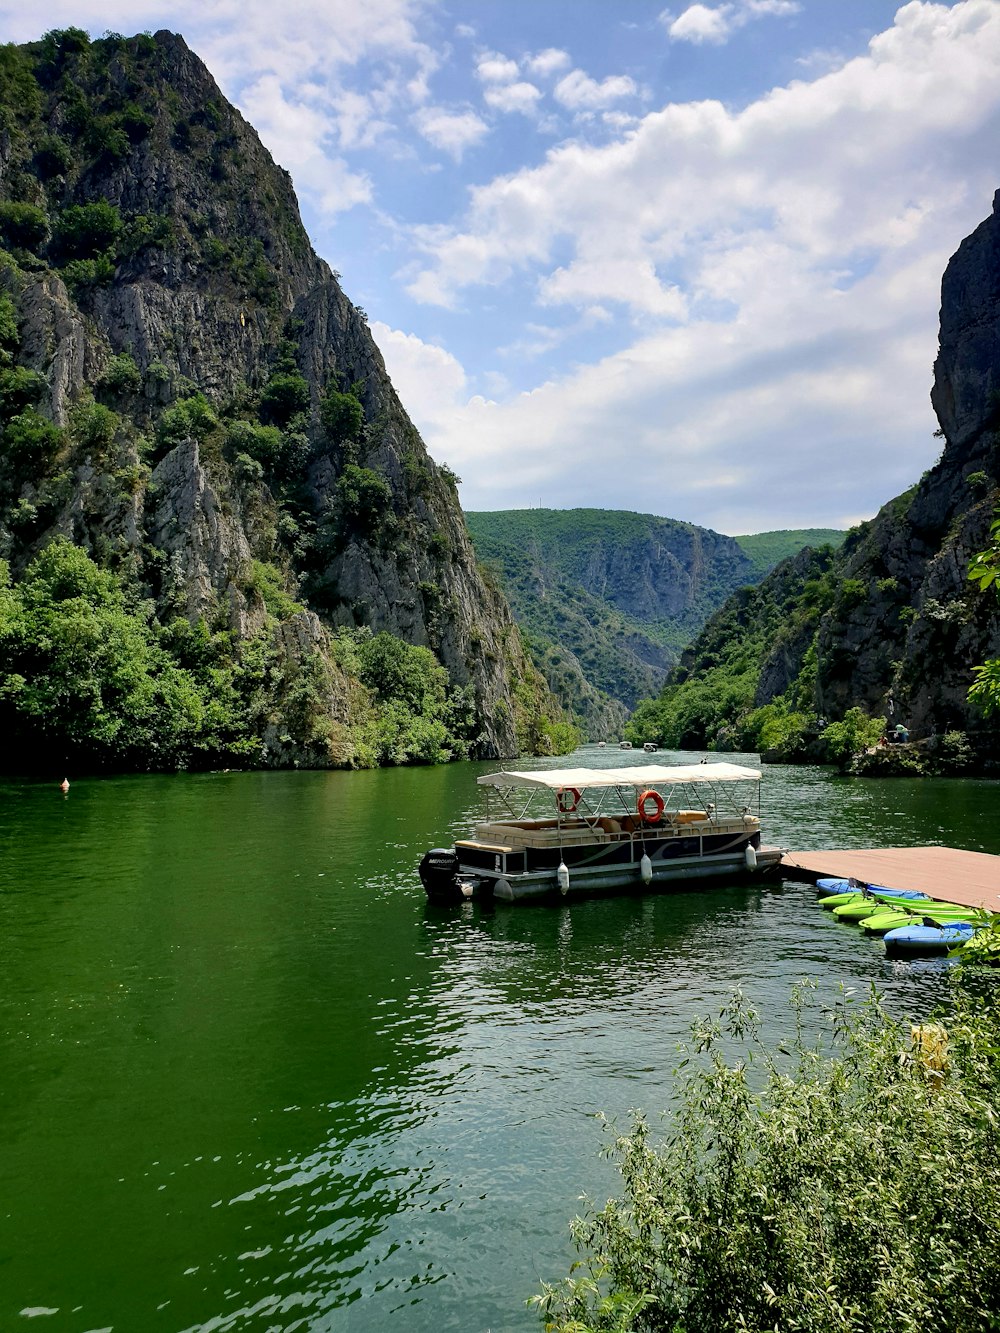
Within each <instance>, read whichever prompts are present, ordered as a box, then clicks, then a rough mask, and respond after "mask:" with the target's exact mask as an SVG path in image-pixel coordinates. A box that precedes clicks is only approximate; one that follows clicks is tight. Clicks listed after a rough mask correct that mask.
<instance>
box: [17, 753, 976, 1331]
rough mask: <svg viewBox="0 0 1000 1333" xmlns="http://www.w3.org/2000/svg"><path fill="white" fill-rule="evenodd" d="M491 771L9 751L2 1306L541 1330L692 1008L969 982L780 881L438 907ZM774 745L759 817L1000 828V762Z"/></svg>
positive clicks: (238, 1321)
mask: <svg viewBox="0 0 1000 1333" xmlns="http://www.w3.org/2000/svg"><path fill="white" fill-rule="evenodd" d="M597 753H598V752H596V751H590V752H587V751H583V752H580V753H579V754H578V755H577V756H575V757H573V758H572V759H569V760H567V761H566V763H568V764H569V763H586V762H588V761H591V760H592V759H593V758H594V756H595V755H596V754H597ZM688 757H689V756H673V755H671V756H663V755H658V756H657V760H658V761H663V762H671V761H674V760H677V759H683V758H688ZM637 758H639V759H641V756H637ZM727 758H728V756H727ZM560 762H561V761H560ZM615 762H616V763H618V762H619V760H618V757H617V756H616V757H615ZM621 762H625V760H624V759H622V761H621ZM750 762H753V760H752V759H751V760H750ZM488 767H490V766H484V765H470V764H459V765H452V766H450V767H447V768H439V769H420V770H387V771H380V772H374V773H266V774H245V773H219V774H208V775H199V776H189V775H181V776H173V777H135V778H117V779H94V780H87V779H85V778H79V779H74V778H73V775H72V774H70V775H69V776H70V778H71V781H72V786H71V788H70V791H69V793H68V795H66V796H63V794H62V793H61V792H60V791H59V789H58V787H57V786H56V782H57V781H58V779H59V778H60V777H61V776H62V774H59V775H57V777H56V779H55V780H54V781H53V782H51V783H45V784H42V783H30V782H16V781H10V780H8V781H4V782H0V977H2V985H0V1142H2V1148H0V1329H2V1330H4V1331H5V1333H6V1331H7V1330H17V1329H24V1330H29V1329H38V1330H44V1331H45V1333H90V1331H91V1330H102V1331H110V1330H114V1333H180V1331H181V1330H192V1331H193V1330H199V1331H202V1333H208V1330H213V1331H214V1330H241V1331H243V1330H246V1331H247V1333H263V1331H264V1330H281V1331H282V1333H287V1331H289V1330H298V1329H302V1330H306V1329H308V1330H342V1329H343V1330H350V1331H354V1330H358V1331H361V1330H364V1331H365V1333H368V1331H369V1330H380V1329H384V1328H387V1327H392V1328H397V1329H399V1330H401V1333H411V1330H412V1331H413V1333H425V1331H426V1333H443V1331H444V1330H451V1329H454V1330H462V1331H463V1333H484V1331H485V1330H492V1333H500V1331H501V1330H503V1331H504V1333H506V1331H507V1330H511V1331H512V1333H515V1331H521V1330H525V1331H526V1330H533V1329H536V1328H539V1327H540V1323H539V1321H538V1320H537V1317H536V1316H535V1315H534V1313H533V1312H531V1311H529V1310H527V1309H526V1308H525V1306H524V1301H525V1299H526V1298H527V1297H528V1296H530V1295H531V1294H532V1293H533V1292H534V1291H535V1290H537V1287H538V1284H539V1282H540V1280H541V1279H542V1278H554V1277H558V1276H561V1275H563V1274H564V1273H565V1272H566V1271H567V1269H568V1265H569V1263H570V1261H571V1258H572V1251H571V1246H570V1242H569V1237H568V1222H569V1219H570V1218H571V1217H572V1215H573V1214H574V1213H575V1212H576V1211H578V1209H579V1203H578V1199H579V1196H580V1194H581V1193H583V1192H589V1193H591V1194H593V1195H596V1196H598V1197H607V1195H608V1193H610V1192H614V1191H615V1188H616V1185H615V1177H614V1175H613V1173H612V1171H611V1168H610V1167H609V1165H608V1164H607V1162H605V1161H604V1160H603V1159H601V1157H600V1156H599V1152H600V1148H601V1146H602V1135H601V1131H600V1128H599V1126H598V1124H597V1123H596V1121H595V1118H594V1117H595V1113H596V1112H598V1111H601V1110H603V1111H606V1112H608V1113H611V1114H617V1115H624V1114H625V1113H626V1112H627V1110H628V1108H630V1107H632V1106H641V1107H644V1108H645V1109H646V1110H647V1111H650V1112H656V1111H658V1110H660V1109H663V1108H665V1107H666V1106H668V1105H669V1102H670V1096H671V1082H672V1076H671V1070H672V1067H673V1065H674V1063H675V1061H676V1058H677V1057H676V1046H677V1042H678V1041H679V1040H681V1039H683V1038H684V1037H685V1036H686V1035H687V1033H688V1030H689V1027H690V1024H691V1022H692V1020H693V1019H695V1018H696V1017H698V1016H701V1015H704V1014H707V1013H711V1012H713V1011H715V1010H717V1009H718V1007H719V1005H720V1004H721V1003H722V1002H723V1001H724V999H725V998H726V996H727V995H728V994H729V993H730V992H731V990H732V989H733V987H734V986H736V985H738V984H739V985H742V987H743V988H744V991H745V993H746V994H747V995H748V997H749V998H750V999H751V1000H752V1001H753V1002H754V1003H755V1004H756V1005H757V1007H758V1008H759V1009H760V1010H761V1011H762V1013H763V1014H764V1016H765V1020H766V1024H767V1027H768V1030H769V1031H770V1032H772V1033H773V1034H774V1036H775V1038H777V1037H778V1036H779V1035H781V1034H782V1033H783V1032H784V1031H785V1030H786V1026H785V1025H786V1024H787V1023H788V1021H789V1020H788V1012H787V996H788V991H789V987H790V985H791V983H792V982H793V981H794V980H795V979H797V978H799V977H801V976H811V977H814V978H816V979H817V981H818V983H819V987H820V993H821V994H825V995H827V996H832V995H833V993H834V992H835V989H836V987H837V986H838V985H840V984H845V985H848V986H851V987H855V988H857V989H858V990H859V991H861V992H864V991H866V990H867V987H868V985H869V983H870V982H871V981H873V980H874V981H875V982H877V983H878V984H879V985H880V987H881V988H882V989H883V990H884V991H885V993H886V995H887V997H888V1001H889V1003H890V1004H891V1005H892V1006H893V1007H895V1008H896V1009H897V1010H899V1011H900V1012H905V1013H908V1014H911V1015H912V1016H914V1017H916V1016H920V1015H922V1014H924V1013H926V1012H927V1010H928V1009H929V1008H930V1007H931V1006H932V1005H934V1004H935V1003H936V1002H937V1001H939V1000H940V999H941V998H942V996H943V995H944V993H945V987H946V974H947V969H948V964H946V963H940V962H926V963H889V962H887V961H886V960H885V958H884V955H883V951H882V948H881V945H880V943H879V942H878V941H874V940H870V939H867V938H865V937H864V936H862V935H861V934H860V933H859V932H857V931H856V930H854V929H852V928H850V927H848V926H843V925H841V924H840V923H838V922H836V921H834V920H832V919H831V918H830V917H829V915H828V914H826V913H823V912H821V911H819V910H818V909H817V908H816V906H815V897H816V895H815V891H814V890H813V889H811V888H807V887H805V886H801V885H793V884H786V885H784V886H782V885H781V883H780V881H779V882H775V883H773V884H771V885H767V886H762V885H753V886H749V887H748V886H731V887H726V886H723V887H721V888H716V889H710V890H705V889H702V890H698V891H693V892H684V893H676V892H675V893H664V894H661V895H655V896H645V897H643V896H634V897H625V898H617V899H599V900H593V901H589V902H576V903H571V904H569V905H566V906H545V907H537V906H536V907H498V908H496V909H493V908H490V907H487V906H480V905H474V904H464V905H461V906H458V907H455V908H439V907H431V906H429V905H428V904H427V903H426V901H425V897H424V894H423V891H422V889H421V887H420V884H419V881H418V880H417V877H416V865H417V862H418V861H419V859H420V856H421V855H422V853H423V852H424V851H425V850H426V848H427V847H430V846H439V845H446V844H448V843H450V842H451V841H452V839H453V838H454V837H455V836H456V835H461V834H463V833H464V832H465V831H466V830H467V829H468V827H469V825H470V823H471V822H473V821H474V818H475V815H476V814H477V812H478V809H479V805H478V794H477V789H476V786H475V782H474V779H475V776H476V775H477V773H479V772H482V771H486V770H487V768H488ZM764 774H765V780H764V808H763V818H764V833H765V841H767V842H772V843H778V844H780V845H782V846H786V847H798V848H805V847H835V846H855V847H864V846H893V845H896V846H899V845H915V844H920V843H926V842H940V843H945V844H948V845H953V846H957V847H968V848H971V849H974V850H980V851H988V852H994V853H1000V783H997V782H986V781H972V780H957V779H956V780H944V779H941V780H929V779H927V780H923V781H907V780H894V781H891V782H874V781H863V780H848V779H841V778H839V777H837V776H835V775H834V774H833V773H832V772H831V771H827V770H821V769H815V768H805V769H803V768H781V767H774V768H766V769H765V770H764Z"/></svg>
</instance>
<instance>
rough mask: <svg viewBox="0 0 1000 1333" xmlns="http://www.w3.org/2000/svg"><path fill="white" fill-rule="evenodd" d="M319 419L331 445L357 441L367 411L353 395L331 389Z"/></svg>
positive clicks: (324, 399)
mask: <svg viewBox="0 0 1000 1333" xmlns="http://www.w3.org/2000/svg"><path fill="white" fill-rule="evenodd" d="M319 419H320V421H321V422H322V424H323V429H324V431H325V432H326V436H327V439H328V440H329V441H330V443H331V444H335V445H336V444H344V443H346V442H348V441H350V440H356V439H357V438H358V436H359V435H360V434H361V427H362V426H363V425H364V424H365V409H364V408H363V407H362V406H361V403H360V402H359V400H358V399H357V397H356V396H355V395H354V394H353V393H340V392H339V391H338V390H337V389H334V388H329V389H327V391H326V393H324V395H323V400H322V402H321V403H320V407H319Z"/></svg>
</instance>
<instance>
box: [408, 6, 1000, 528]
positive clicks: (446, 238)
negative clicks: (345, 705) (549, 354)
mask: <svg viewBox="0 0 1000 1333" xmlns="http://www.w3.org/2000/svg"><path fill="white" fill-rule="evenodd" d="M998 72H1000V5H997V4H996V3H995V0H964V3H959V4H957V5H954V6H952V7H950V8H949V7H946V6H944V5H940V4H930V3H919V2H915V3H911V4H908V5H906V6H905V7H904V8H902V9H901V10H900V11H899V13H898V15H897V17H896V23H895V25H894V27H893V28H891V29H890V30H888V31H887V32H885V33H883V34H881V35H879V36H878V37H877V38H876V39H875V40H874V41H873V42H872V43H871V46H870V49H869V51H868V53H867V54H866V55H864V56H862V57H859V58H857V59H854V60H852V61H849V62H847V63H846V64H844V65H843V66H841V67H840V68H838V69H836V70H834V71H832V72H830V73H827V74H825V75H824V76H822V77H820V78H817V79H815V80H814V81H812V82H797V83H793V84H791V85H789V86H788V87H786V88H781V89H776V90H774V91H773V92H771V93H769V94H767V95H766V96H763V97H761V98H760V99H759V100H758V101H756V102H754V103H752V104H751V105H750V106H748V107H747V108H746V109H745V110H742V111H740V112H732V111H729V110H727V109H726V108H725V107H723V106H722V105H721V104H719V103H716V102H702V103H691V104H677V105H670V106H666V107H664V108H663V109H661V110H659V111H656V112H654V113H651V114H649V115H647V116H645V117H644V118H643V119H642V121H641V122H640V123H639V125H638V126H637V127H636V128H635V129H633V130H632V131H631V132H630V133H629V134H628V136H627V137H625V138H622V139H621V140H620V141H619V142H616V143H612V144H609V145H605V146H602V147H593V146H589V145H587V144H586V143H583V142H572V143H566V144H563V145H560V146H559V147H558V148H555V149H553V150H552V151H550V153H549V154H548V156H547V158H546V159H545V161H544V162H543V163H542V164H541V165H539V166H537V167H534V168H532V169H530V170H522V171H519V172H515V173H512V174H510V175H507V176H504V177H501V178H498V179H496V180H494V181H492V182H491V183H489V184H488V185H484V186H480V187H478V188H476V189H475V190H473V191H472V192H471V193H470V202H469V209H468V212H467V215H466V217H465V219H464V224H463V225H462V226H460V227H454V228H437V229H435V230H433V231H429V230H426V231H423V232H421V233H420V234H418V235H417V236H416V238H415V239H416V241H417V244H418V245H419V246H420V247H421V248H422V249H423V251H424V255H425V259H424V265H423V267H422V269H421V270H420V272H418V273H417V274H415V275H414V277H413V280H412V282H411V284H410V287H409V290H410V292H411V294H413V295H414V296H416V297H417V298H418V299H423V300H431V301H434V302H437V303H439V304H444V305H448V304H452V305H454V304H455V302H456V300H457V299H458V297H459V295H460V294H461V293H462V292H463V290H464V289H465V288H466V287H469V286H472V285H476V284H481V285H488V286H495V287H499V286H501V285H502V284H504V283H505V282H507V281H508V280H509V279H510V278H511V277H513V276H516V275H521V276H522V279H523V278H527V279H528V280H529V281H533V282H534V283H535V286H536V291H537V299H538V301H539V302H540V303H542V304H545V303H548V304H550V305H551V304H552V303H554V302H557V301H558V302H561V303H564V304H565V305H566V306H567V307H568V308H570V309H571V308H573V307H577V308H579V309H581V310H582V309H584V308H589V307H592V306H595V305H597V306H601V305H604V304H610V303H615V304H616V305H617V306H619V308H621V307H623V306H624V308H625V309H626V310H628V311H629V312H631V314H632V315H633V317H634V318H635V320H636V327H637V328H638V329H639V331H640V336H639V338H638V340H637V341H634V342H633V343H631V345H626V344H625V343H624V342H622V343H621V344H620V350H619V351H618V352H615V353H612V354H610V355H607V356H605V357H604V359H603V360H601V361H600V362H599V363H598V364H596V365H590V366H581V367H580V368H579V369H578V370H577V371H574V372H573V373H570V374H563V375H560V376H556V377H554V378H553V379H552V380H550V381H549V382H547V383H545V384H541V385H538V386H537V387H535V388H534V389H532V390H530V392H523V393H520V394H519V395H518V396H516V397H514V398H513V399H511V400H509V401H507V402H504V403H495V404H487V403H485V402H481V401H475V400H470V401H469V403H468V404H466V405H465V406H463V407H462V408H461V409H459V410H456V413H455V415H454V416H453V417H452V418H450V419H449V420H448V421H447V422H442V423H441V425H440V426H439V427H438V428H437V429H436V430H435V433H434V435H433V438H432V444H433V446H434V447H435V448H437V449H440V450H441V451H443V453H444V454H445V455H446V456H447V457H449V459H450V460H451V461H452V462H453V463H454V464H455V466H456V467H457V468H458V470H459V471H460V473H461V474H462V475H463V477H464V478H465V487H464V489H463V499H464V502H465V503H466V504H467V505H468V506H469V507H470V508H496V507H501V506H505V505H508V504H510V505H516V504H523V503H525V502H527V501H528V500H529V499H530V497H532V496H538V495H543V496H544V495H546V494H549V493H551V494H552V497H553V498H552V502H553V503H558V504H559V505H571V504H574V503H578V504H586V503H588V502H592V500H593V495H594V481H593V478H594V476H595V475H602V469H603V475H605V476H606V477H607V487H606V498H605V499H602V503H606V504H608V505H609V506H612V505H620V506H622V507H637V506H638V507H641V506H642V504H643V503H644V502H643V501H642V500H641V499H640V498H639V496H638V495H637V493H636V491H635V485H634V479H632V478H631V477H630V476H629V474H628V471H627V469H623V468H621V467H618V466H616V465H615V463H614V462H612V463H611V465H610V467H609V455H610V456H612V457H613V452H614V449H615V447H616V444H617V442H624V441H625V440H626V439H627V440H628V448H629V456H630V457H638V458H641V459H642V460H643V475H644V478H645V479H644V481H643V484H642V488H641V494H642V495H643V496H647V495H655V496H656V502H655V504H654V503H652V502H651V501H646V502H645V503H646V507H649V508H652V509H654V510H655V511H656V512H660V513H669V514H677V515H679V516H682V517H691V518H693V519H695V520H697V521H709V522H714V523H715V524H716V525H717V526H719V527H720V528H722V529H723V530H725V529H726V525H727V524H729V525H730V526H732V525H733V524H735V523H737V522H739V519H738V518H737V517H736V516H737V515H738V514H740V513H741V512H742V513H743V514H744V515H745V512H746V508H747V506H748V505H749V504H752V505H753V506H754V507H755V512H756V513H757V514H758V516H759V524H758V526H759V527H764V526H767V524H768V523H769V522H772V521H774V523H775V525H776V526H787V522H782V521H780V520H783V519H784V520H787V517H788V514H789V512H790V511H791V512H796V513H797V514H798V515H799V517H798V518H797V519H796V521H797V522H802V523H803V524H805V523H808V522H816V523H823V522H828V521H830V518H831V516H834V515H839V514H843V515H845V516H846V515H849V514H853V513H856V512H857V509H858V506H859V500H858V495H859V490H860V489H862V488H863V490H864V492H865V493H867V494H874V495H877V496H880V497H881V498H882V499H884V498H886V497H888V496H889V495H891V494H892V493H894V491H898V490H901V489H903V488H904V486H905V485H906V484H908V482H909V480H912V478H913V477H915V476H917V475H919V473H920V471H921V470H922V469H923V468H924V467H926V466H928V464H929V463H930V462H931V461H932V459H933V457H934V456H935V452H936V446H935V445H934V443H933V441H932V440H931V431H932V430H933V426H934V422H933V418H932V416H931V413H930V409H929V406H928V400H927V394H928V389H929V385H930V378H931V366H932V362H933V358H934V353H935V342H936V314H937V303H938V298H939V290H940V276H941V273H942V271H943V268H944V265H945V263H946V261H947V258H948V256H949V254H950V253H951V252H952V251H953V250H954V249H955V248H956V246H957V243H958V241H959V240H960V239H961V237H962V236H963V235H965V234H966V233H967V232H968V231H969V230H971V228H972V226H973V225H975V223H976V222H978V221H979V220H980V219H981V218H982V217H983V216H985V214H986V213H987V212H988V210H989V203H990V200H991V198H992V192H993V189H994V188H995V186H996V181H995V179H994V175H995V169H994V165H993V163H992V160H991V158H990V155H989V154H988V153H986V152H984V145H985V144H987V143H990V142H993V141H994V140H995V138H996V134H997V132H998V130H1000V78H998V77H997V76H998ZM539 324H540V328H538V329H534V330H532V331H531V338H528V339H525V340H523V343H524V346H523V348H518V347H517V345H516V344H511V346H510V348H509V349H508V350H509V351H510V353H511V356H510V359H511V361H513V357H514V355H515V354H516V353H518V352H519V351H522V352H523V354H524V355H525V356H526V357H528V356H529V355H530V353H531V351H532V350H534V351H535V352H536V353H539V352H543V351H544V344H545V342H546V339H547V335H546V334H545V331H544V330H545V328H546V327H548V326H547V325H546V324H544V323H542V322H541V321H539ZM509 373H510V375H511V377H512V378H514V377H515V376H516V375H517V373H518V370H517V367H515V366H514V365H513V364H512V365H511V370H510V372H509ZM526 373H528V371H527V368H525V370H523V371H522V372H521V383H522V384H523V383H524V382H525V380H524V375H525V374H526ZM521 440H523V441H525V442H526V444H525V446H524V449H523V451H522V450H520V449H519V448H518V445H517V443H516V442H517V441H521ZM567 451H570V452H571V453H572V455H573V457H574V460H575V469H574V471H576V470H577V466H578V473H579V480H577V478H576V476H570V475H569V474H568V473H567V470H566V469H565V467H564V465H563V463H564V460H565V457H566V455H567ZM827 458H836V459H837V460H838V471H837V473H836V474H833V476H832V479H831V474H830V473H829V472H824V473H823V474H822V475H823V481H822V484H821V485H819V486H817V484H816V478H817V476H818V475H819V474H818V461H817V460H820V459H827ZM604 494H605V491H604V490H602V495H604ZM556 497H558V498H556ZM743 521H744V524H745V517H744V520H743ZM755 521H757V520H755Z"/></svg>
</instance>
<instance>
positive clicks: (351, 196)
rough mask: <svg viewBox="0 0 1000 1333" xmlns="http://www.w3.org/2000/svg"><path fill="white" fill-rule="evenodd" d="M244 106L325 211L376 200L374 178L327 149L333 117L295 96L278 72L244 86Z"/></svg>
mask: <svg viewBox="0 0 1000 1333" xmlns="http://www.w3.org/2000/svg"><path fill="white" fill-rule="evenodd" d="M243 106H244V110H245V112H246V114H247V116H248V117H249V119H250V120H251V122H252V123H253V124H254V126H255V127H256V129H257V132H258V134H259V135H260V138H261V142H262V143H263V144H264V145H265V146H266V147H267V148H268V150H269V151H270V152H271V153H272V154H273V156H274V158H275V159H276V160H277V161H278V162H280V163H281V165H282V166H284V167H286V168H287V169H288V171H290V172H291V173H292V175H293V176H294V177H295V181H296V184H297V186H298V188H299V189H300V190H302V191H306V192H308V193H309V194H310V195H311V196H312V197H313V198H314V199H315V201H316V203H317V205H318V207H319V208H320V210H321V211H322V212H323V213H325V214H332V213H341V212H344V211H346V210H347V209H349V208H353V207H354V206H355V205H356V204H366V203H370V202H371V199H372V186H371V181H370V180H369V179H368V177H367V176H366V175H364V174H360V173H357V172H352V171H350V170H349V169H348V167H347V165H346V163H345V162H344V161H343V160H342V159H341V158H339V157H334V156H332V155H331V154H329V153H328V152H327V151H326V150H325V148H324V141H325V139H326V137H327V135H328V133H329V130H330V122H329V120H328V119H327V117H325V116H324V115H323V114H322V113H321V112H319V111H317V110H316V109H315V108H314V107H311V106H308V105H306V104H304V103H301V102H292V101H290V100H289V99H288V98H287V97H286V95H285V92H284V90H283V89H282V87H281V86H280V84H279V83H278V80H277V78H276V77H275V76H274V75H273V74H267V75H264V76H263V77H262V78H260V79H258V80H257V82H256V83H254V84H252V85H251V86H250V87H248V88H246V89H245V90H244V96H243Z"/></svg>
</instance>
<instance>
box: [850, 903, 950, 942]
mask: <svg viewBox="0 0 1000 1333" xmlns="http://www.w3.org/2000/svg"><path fill="white" fill-rule="evenodd" d="M975 919H976V912H975V909H974V908H973V909H970V908H968V907H951V908H946V907H945V906H944V904H942V906H941V907H940V908H934V910H933V911H930V912H921V913H919V914H915V913H913V912H891V911H890V912H875V913H874V915H872V916H866V917H865V918H864V919H863V920H861V921H859V922H858V924H859V925H860V927H861V929H862V930H863V931H864V932H865V934H866V935H884V934H885V933H886V931H889V930H895V929H896V927H897V926H906V925H913V924H914V923H917V922H920V921H924V920H928V921H933V922H934V923H935V924H936V925H944V924H945V923H948V924H950V923H951V922H953V921H975Z"/></svg>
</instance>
